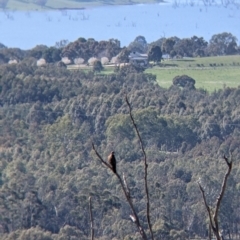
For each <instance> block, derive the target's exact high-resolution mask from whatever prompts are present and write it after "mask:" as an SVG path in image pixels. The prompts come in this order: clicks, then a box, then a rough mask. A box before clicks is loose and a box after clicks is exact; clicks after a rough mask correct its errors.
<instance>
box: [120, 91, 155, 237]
mask: <svg viewBox="0 0 240 240" xmlns="http://www.w3.org/2000/svg"><path fill="white" fill-rule="evenodd" d="M125 100H126V103H127V105H128V108H129V114H130V117H131V120H132V124H133V126H134V129H135V131H136V133H137V136H138V139H139V142H140V146H141V150H142V153H143V156H144V183H145V193H146V198H147V222H148V228H149V231H150V234H151V238H152V240H153V239H154V238H153V232H152V225H151V219H150V200H149V192H148V179H147V177H148V171H147V169H148V164H147V155H146V152H145V149H144V146H143V141H142V138H141V136H140V133H139V131H138V128H137V125H136V123H135V121H134V118H133V115H132V108H131V105H130V103H129V101H128V97H127V95H126V97H125Z"/></svg>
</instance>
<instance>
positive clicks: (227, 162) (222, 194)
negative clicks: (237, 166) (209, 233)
mask: <svg viewBox="0 0 240 240" xmlns="http://www.w3.org/2000/svg"><path fill="white" fill-rule="evenodd" d="M223 158H224V160H225V162H226V164H227V166H228V169H227V172H226V173H225V176H224V179H223V182H222V187H221V192H220V194H219V197H218V198H217V202H216V208H215V212H214V215H213V220H214V223H215V226H216V231H218V230H219V227H218V211H219V208H220V204H221V201H222V198H223V196H224V192H225V190H226V186H227V179H228V177H229V175H230V172H231V170H232V161H231V162H229V160H228V158H227V157H225V155H224V157H223ZM218 232H219V231H218Z"/></svg>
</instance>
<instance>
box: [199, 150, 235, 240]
mask: <svg viewBox="0 0 240 240" xmlns="http://www.w3.org/2000/svg"><path fill="white" fill-rule="evenodd" d="M223 158H224V160H225V162H226V164H227V166H228V169H227V171H226V173H225V176H224V179H223V182H222V186H221V191H220V194H219V196H218V198H217V200H216V204H215V207H213V208H211V207H210V206H209V205H208V203H207V200H206V195H205V191H204V188H203V186H202V185H201V183H200V182H198V185H199V188H200V190H201V192H202V197H203V200H204V204H205V207H206V209H207V212H208V218H209V221H210V227H209V230H212V231H213V234H214V235H215V236H216V239H217V240H223V238H222V236H221V233H220V231H219V230H220V229H219V222H218V213H219V209H220V205H221V201H222V199H223V196H224V192H225V190H226V186H227V180H228V177H229V175H230V173H231V170H232V156H231V160H230V161H229V159H228V158H227V157H226V156H225V155H224V157H223ZM209 239H211V234H209Z"/></svg>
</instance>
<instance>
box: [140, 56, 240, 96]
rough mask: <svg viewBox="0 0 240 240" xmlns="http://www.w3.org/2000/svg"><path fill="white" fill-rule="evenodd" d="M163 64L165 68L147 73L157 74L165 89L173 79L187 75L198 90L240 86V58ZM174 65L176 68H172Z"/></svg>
mask: <svg viewBox="0 0 240 240" xmlns="http://www.w3.org/2000/svg"><path fill="white" fill-rule="evenodd" d="M163 64H164V65H165V67H153V68H149V69H147V70H146V71H145V72H146V73H152V74H155V75H156V76H157V82H158V83H159V85H160V86H162V87H165V88H168V87H169V86H171V85H172V79H173V78H174V77H175V76H178V75H185V74H186V75H188V76H190V77H192V78H193V79H195V80H196V85H195V86H196V87H197V88H203V89H206V90H207V91H210V92H212V91H214V90H217V89H220V88H223V86H228V87H238V86H239V85H240V56H221V57H205V58H193V59H188V60H175V61H164V62H163ZM210 64H211V66H210ZM173 65H175V66H176V67H172V66H173ZM213 65H214V66H213Z"/></svg>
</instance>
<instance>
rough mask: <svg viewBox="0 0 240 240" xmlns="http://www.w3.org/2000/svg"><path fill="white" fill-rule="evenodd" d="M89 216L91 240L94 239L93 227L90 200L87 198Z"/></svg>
mask: <svg viewBox="0 0 240 240" xmlns="http://www.w3.org/2000/svg"><path fill="white" fill-rule="evenodd" d="M89 215H90V223H91V240H93V239H94V225H93V215H92V199H91V197H89Z"/></svg>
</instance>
